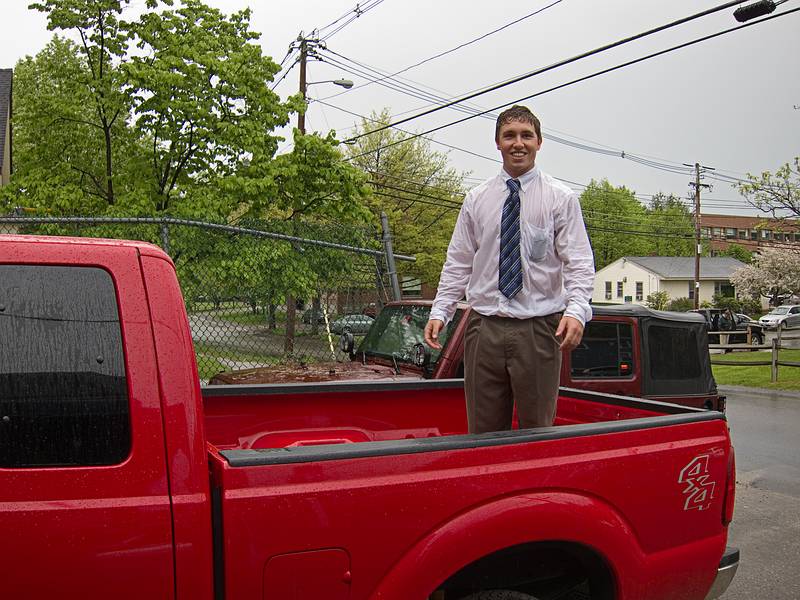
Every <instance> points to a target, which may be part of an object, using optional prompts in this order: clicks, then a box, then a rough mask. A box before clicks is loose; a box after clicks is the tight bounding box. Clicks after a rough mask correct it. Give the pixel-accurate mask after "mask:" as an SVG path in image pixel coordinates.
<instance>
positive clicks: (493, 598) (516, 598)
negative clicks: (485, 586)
mask: <svg viewBox="0 0 800 600" xmlns="http://www.w3.org/2000/svg"><path fill="white" fill-rule="evenodd" d="M461 600H536V598H535V597H533V596H531V595H529V594H523V593H522V592H514V591H512V590H486V591H484V592H476V593H475V594H470V595H469V596H465V597H464V598H462V599H461Z"/></svg>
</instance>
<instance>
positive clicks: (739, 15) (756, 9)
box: [733, 0, 775, 23]
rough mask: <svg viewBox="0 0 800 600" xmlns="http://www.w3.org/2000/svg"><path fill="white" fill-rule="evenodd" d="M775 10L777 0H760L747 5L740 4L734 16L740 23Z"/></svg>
mask: <svg viewBox="0 0 800 600" xmlns="http://www.w3.org/2000/svg"><path fill="white" fill-rule="evenodd" d="M773 10H775V2H773V1H772V0H759V1H758V2H753V3H752V4H748V5H747V6H740V7H739V8H737V9H736V10H735V11H733V16H734V18H735V19H736V20H737V21H739V22H740V23H744V22H745V21H749V20H750V19H755V18H757V17H762V16H764V15H768V14H769V13H771V12H772V11H773Z"/></svg>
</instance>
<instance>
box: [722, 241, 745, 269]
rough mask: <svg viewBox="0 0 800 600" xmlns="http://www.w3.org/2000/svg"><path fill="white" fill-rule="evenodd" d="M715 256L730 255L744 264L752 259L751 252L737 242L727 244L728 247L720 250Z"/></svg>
mask: <svg viewBox="0 0 800 600" xmlns="http://www.w3.org/2000/svg"><path fill="white" fill-rule="evenodd" d="M717 256H730V257H731V258H735V259H736V260H740V261H742V262H743V263H745V264H749V263H750V262H751V261H752V260H753V253H752V252H750V251H749V250H748V249H747V248H745V247H744V246H740V245H739V244H729V245H728V247H727V248H726V249H725V250H721V251H720V252H719V253H718V254H717Z"/></svg>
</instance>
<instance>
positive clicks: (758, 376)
mask: <svg viewBox="0 0 800 600" xmlns="http://www.w3.org/2000/svg"><path fill="white" fill-rule="evenodd" d="M771 356H772V353H770V352H732V353H730V354H725V355H722V354H712V355H711V362H712V366H711V369H712V370H713V372H714V379H716V381H717V385H742V386H746V387H757V388H764V389H770V390H798V391H800V367H782V366H780V365H779V366H778V381H776V382H775V383H773V382H771V381H770V367H769V365H765V366H758V367H750V366H747V367H745V366H742V367H740V366H733V365H714V364H713V362H714V361H715V360H724V361H732V362H742V361H744V362H747V361H751V360H770V358H771ZM778 360H786V361H791V362H800V350H781V351H780V352H779V353H778Z"/></svg>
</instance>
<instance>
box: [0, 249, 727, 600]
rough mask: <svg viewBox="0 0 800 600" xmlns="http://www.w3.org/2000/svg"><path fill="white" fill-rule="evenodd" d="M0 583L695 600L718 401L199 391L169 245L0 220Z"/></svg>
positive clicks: (702, 577) (343, 387)
mask: <svg viewBox="0 0 800 600" xmlns="http://www.w3.org/2000/svg"><path fill="white" fill-rule="evenodd" d="M0 339H1V340H2V344H0V531H2V532H3V544H2V545H0V565H2V566H0V572H1V573H2V575H3V577H2V588H1V589H2V596H3V597H4V598H10V599H11V598H13V599H18V598H50V597H63V598H81V599H82V600H95V599H100V598H102V599H107V598H114V599H115V600H127V599H131V600H133V599H136V600H141V599H143V598H172V599H178V598H184V599H189V600H211V599H215V600H218V599H223V598H224V599H226V600H238V599H252V598H263V599H273V598H274V599H281V600H307V599H317V598H325V599H326V600H345V599H348V600H361V599H364V600H366V599H381V600H415V599H418V600H425V599H428V600H455V599H470V600H499V599H505V600H522V599H528V600H530V599H538V600H547V599H554V598H560V597H564V594H565V593H567V592H568V591H569V593H576V594H578V593H579V594H581V597H582V598H591V599H592V600H597V599H603V600H610V599H616V600H654V599H662V600H667V599H673V600H703V599H704V598H705V599H708V598H715V597H717V596H718V595H719V594H721V593H722V592H723V591H724V590H725V588H726V587H727V585H728V583H729V582H730V580H731V578H732V576H733V574H734V573H735V570H736V566H737V565H738V560H739V553H738V551H737V550H735V549H732V548H727V549H726V541H727V532H728V524H729V522H730V521H731V518H732V514H733V504H734V482H735V466H734V453H733V449H732V447H731V444H730V438H729V433H728V427H727V423H726V420H725V416H724V415H723V414H722V413H720V412H716V411H705V410H699V409H694V408H690V407H685V406H678V405H674V404H668V403H661V402H654V401H647V400H637V399H633V398H626V397H621V396H614V395H609V394H602V393H592V392H581V391H576V390H569V389H563V390H562V392H561V395H560V398H559V405H558V416H557V422H556V425H555V426H554V427H549V428H541V429H530V430H514V431H507V432H498V433H488V434H481V435H468V434H466V433H465V431H466V420H465V416H464V407H463V404H464V398H463V390H462V386H461V382H460V381H458V380H439V381H408V382H346V383H343V382H338V383H336V382H335V383H322V384H284V385H255V386H247V385H241V386H237V385H228V386H216V387H209V388H206V389H204V390H201V386H200V383H199V380H198V375H197V367H196V363H195V355H194V351H193V346H192V338H191V334H190V330H189V324H188V320H187V317H186V313H185V310H184V305H183V299H182V297H181V292H180V289H179V287H178V282H177V279H176V276H175V270H174V266H173V264H172V262H171V261H170V259H169V258H168V257H167V256H166V255H165V254H164V253H163V252H162V251H161V250H160V249H158V248H156V247H154V246H151V245H148V244H144V243H135V242H121V241H110V240H109V241H103V240H77V239H65V238H35V237H25V236H0Z"/></svg>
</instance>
